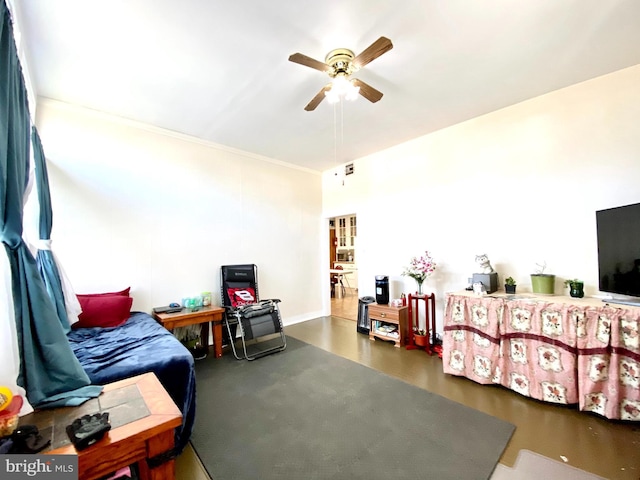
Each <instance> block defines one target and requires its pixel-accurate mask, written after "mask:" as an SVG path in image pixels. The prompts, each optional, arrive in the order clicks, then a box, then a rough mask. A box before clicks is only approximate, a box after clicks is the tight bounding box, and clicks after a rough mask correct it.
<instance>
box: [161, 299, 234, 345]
mask: <svg viewBox="0 0 640 480" xmlns="http://www.w3.org/2000/svg"><path fill="white" fill-rule="evenodd" d="M223 315H224V308H221V307H214V306H208V307H199V308H198V310H196V311H195V312H190V311H189V309H187V308H185V309H184V310H182V311H181V312H176V313H154V314H153V318H155V319H156V320H157V321H159V322H160V323H162V326H163V327H164V328H166V329H167V330H173V329H174V328H176V327H186V326H187V325H196V324H198V323H200V324H202V329H201V330H200V339H201V341H202V345H203V346H204V347H205V348H206V349H207V350H208V349H209V323H211V325H212V331H213V351H214V355H215V357H216V358H220V357H221V356H222V318H223Z"/></svg>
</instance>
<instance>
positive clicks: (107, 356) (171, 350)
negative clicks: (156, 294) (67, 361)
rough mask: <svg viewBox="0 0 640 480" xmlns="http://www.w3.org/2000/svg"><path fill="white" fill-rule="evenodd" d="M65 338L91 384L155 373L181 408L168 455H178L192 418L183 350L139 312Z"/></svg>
mask: <svg viewBox="0 0 640 480" xmlns="http://www.w3.org/2000/svg"><path fill="white" fill-rule="evenodd" d="M127 293H128V292H127ZM130 305H131V304H130V303H129V306H130ZM127 312H128V309H127ZM81 318H82V317H81ZM68 338H69V342H70V344H71V347H72V349H73V351H74V352H75V354H76V356H77V357H78V360H79V361H80V363H81V364H82V366H83V368H84V370H85V371H86V372H87V374H88V375H89V378H90V379H91V381H92V383H94V384H97V385H104V384H107V383H111V382H114V381H116V380H122V379H124V378H128V377H132V376H134V375H139V374H142V373H146V372H153V373H155V374H156V376H157V377H158V379H159V380H160V382H161V383H162V385H163V386H164V388H165V389H166V390H167V392H168V393H169V395H171V398H172V399H173V401H174V402H175V403H176V405H177V406H178V408H179V409H180V411H181V412H182V416H183V417H182V426H181V427H180V428H178V429H176V437H175V448H174V450H173V451H172V452H170V455H169V456H171V457H173V456H175V455H178V454H179V453H180V452H181V451H182V450H183V448H184V446H185V445H186V444H187V442H188V441H189V437H190V435H191V429H192V426H193V421H194V417H195V395H196V387H195V385H196V383H195V370H194V360H193V356H192V355H191V353H190V352H189V350H188V349H187V348H185V347H184V346H183V345H182V344H181V343H180V342H179V341H178V340H177V339H176V338H175V337H174V336H173V335H172V334H171V333H170V332H169V331H167V330H166V329H165V328H164V327H162V326H161V325H160V324H158V323H157V322H156V321H155V320H154V319H153V317H151V316H150V315H149V314H147V313H143V312H131V313H130V315H129V317H128V319H127V320H126V321H125V322H124V323H122V324H120V325H118V326H114V327H88V328H87V327H83V328H74V329H73V330H72V331H71V332H70V333H69V334H68Z"/></svg>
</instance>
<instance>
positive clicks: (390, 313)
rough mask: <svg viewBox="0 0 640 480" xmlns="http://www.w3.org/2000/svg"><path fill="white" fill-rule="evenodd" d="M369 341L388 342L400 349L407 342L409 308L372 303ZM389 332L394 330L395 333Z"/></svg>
mask: <svg viewBox="0 0 640 480" xmlns="http://www.w3.org/2000/svg"><path fill="white" fill-rule="evenodd" d="M368 311H369V320H370V322H371V324H370V325H369V339H370V340H375V339H376V338H379V339H381V340H387V341H391V342H393V343H394V346H396V347H399V346H400V345H404V344H405V343H406V341H407V307H405V306H402V307H394V306H391V305H380V304H379V303H372V304H371V305H369V306H368ZM387 330H393V333H390V332H388V331H387Z"/></svg>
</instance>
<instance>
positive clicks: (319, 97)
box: [304, 83, 331, 112]
mask: <svg viewBox="0 0 640 480" xmlns="http://www.w3.org/2000/svg"><path fill="white" fill-rule="evenodd" d="M330 88H331V84H330V83H329V84H327V85H325V86H324V87H322V89H321V90H320V91H319V92H318V94H317V95H316V96H315V97H313V99H312V100H311V101H310V102H309V103H308V104H307V106H306V107H304V109H305V110H306V111H307V112H312V111H313V110H315V109H316V107H317V106H318V105H320V102H321V101H322V100H324V97H325V94H324V92H326V91H327V90H329V89H330Z"/></svg>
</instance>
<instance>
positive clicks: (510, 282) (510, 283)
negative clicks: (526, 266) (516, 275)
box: [504, 277, 516, 293]
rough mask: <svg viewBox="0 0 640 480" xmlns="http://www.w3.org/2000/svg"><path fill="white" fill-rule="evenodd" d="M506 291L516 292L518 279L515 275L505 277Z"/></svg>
mask: <svg viewBox="0 0 640 480" xmlns="http://www.w3.org/2000/svg"><path fill="white" fill-rule="evenodd" d="M504 291H505V292H506V293H516V281H515V280H514V279H513V277H507V278H505V279H504Z"/></svg>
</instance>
